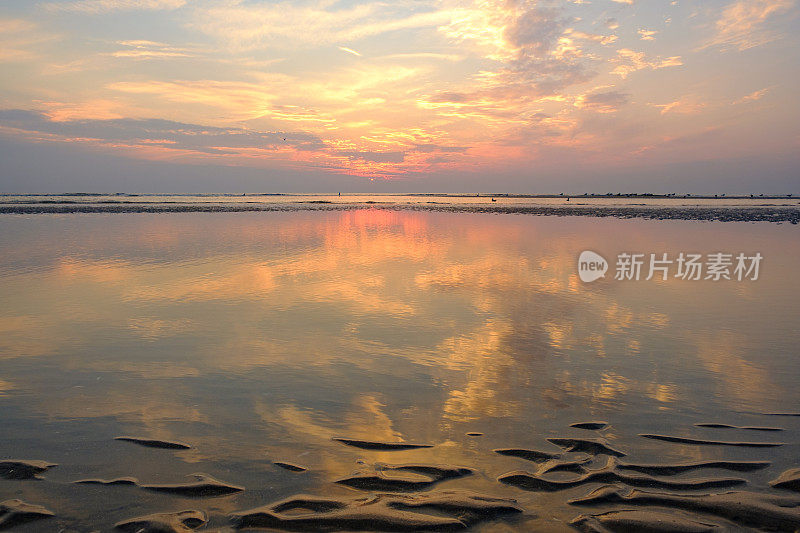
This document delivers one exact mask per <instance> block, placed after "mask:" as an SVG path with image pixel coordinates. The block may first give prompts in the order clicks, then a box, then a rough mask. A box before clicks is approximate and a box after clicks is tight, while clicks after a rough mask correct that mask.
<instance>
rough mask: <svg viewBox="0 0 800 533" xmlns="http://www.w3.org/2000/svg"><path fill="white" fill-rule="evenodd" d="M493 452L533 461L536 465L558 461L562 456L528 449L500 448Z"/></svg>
mask: <svg viewBox="0 0 800 533" xmlns="http://www.w3.org/2000/svg"><path fill="white" fill-rule="evenodd" d="M492 451H493V452H494V453H499V454H500V455H507V456H509V457H519V458H520V459H525V460H526V461H533V462H534V463H544V462H545V461H549V460H551V459H557V458H559V457H561V455H562V454H560V453H550V452H542V451H539V450H528V449H526V448H498V449H496V450H492Z"/></svg>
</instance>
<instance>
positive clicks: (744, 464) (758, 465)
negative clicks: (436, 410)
mask: <svg viewBox="0 0 800 533" xmlns="http://www.w3.org/2000/svg"><path fill="white" fill-rule="evenodd" d="M770 464H772V463H770V462H769V461H696V462H692V463H679V464H666V465H642V464H633V463H623V462H619V463H617V469H619V470H632V471H634V472H641V473H643V474H650V475H652V476H674V475H677V474H682V473H684V472H691V471H693V470H699V469H701V468H719V469H722V470H733V471H736V472H752V471H753V470H760V469H762V468H766V467H768V466H769V465H770Z"/></svg>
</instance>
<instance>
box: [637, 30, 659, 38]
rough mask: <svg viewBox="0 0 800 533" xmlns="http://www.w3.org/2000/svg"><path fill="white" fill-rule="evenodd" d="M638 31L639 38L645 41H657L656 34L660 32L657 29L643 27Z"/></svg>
mask: <svg viewBox="0 0 800 533" xmlns="http://www.w3.org/2000/svg"><path fill="white" fill-rule="evenodd" d="M637 33H638V34H639V39H641V40H643V41H655V40H656V35H657V34H658V31H656V30H645V29H643V28H642V29H640V30H639V31H638V32H637Z"/></svg>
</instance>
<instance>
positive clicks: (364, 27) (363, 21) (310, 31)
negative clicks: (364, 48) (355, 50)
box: [191, 0, 451, 49]
mask: <svg viewBox="0 0 800 533" xmlns="http://www.w3.org/2000/svg"><path fill="white" fill-rule="evenodd" d="M404 7H405V6H404V5H403V4H402V3H399V4H396V5H395V4H392V3H368V4H357V5H353V6H349V7H341V6H338V5H336V4H334V3H333V2H330V1H327V0H313V1H297V2H280V3H249V2H243V1H241V0H229V1H227V2H224V3H222V4H221V5H212V6H209V7H206V8H205V9H202V10H197V11H196V12H195V16H194V20H193V21H192V23H191V25H192V27H194V28H196V29H198V30H200V31H201V32H203V33H205V34H207V35H210V36H212V37H214V38H215V39H217V40H219V41H221V42H224V43H226V44H227V45H228V46H230V47H232V48H237V49H248V48H258V47H262V46H267V45H268V46H273V47H285V48H290V47H297V46H313V45H323V44H336V43H342V42H353V41H357V40H359V39H363V38H365V37H371V36H375V35H381V34H384V33H387V32H392V31H398V30H407V29H416V28H425V27H428V28H435V27H436V26H439V25H441V24H445V23H446V22H447V21H448V20H449V19H450V17H451V14H450V13H448V12H446V11H443V10H438V11H437V10H428V11H419V12H415V11H410V10H409V9H407V8H406V9H404Z"/></svg>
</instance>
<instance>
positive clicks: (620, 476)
mask: <svg viewBox="0 0 800 533" xmlns="http://www.w3.org/2000/svg"><path fill="white" fill-rule="evenodd" d="M497 480H498V481H500V482H501V483H506V484H508V485H513V486H515V487H518V488H521V489H523V490H529V491H542V492H554V491H559V490H564V489H569V488H573V487H577V486H579V485H584V484H586V483H624V484H626V485H630V486H632V487H651V488H652V487H657V488H665V489H672V490H698V489H707V488H713V487H733V486H736V485H743V484H745V483H747V481H746V480H744V479H740V478H700V479H682V480H670V479H660V478H655V477H652V476H647V475H642V476H634V475H629V474H624V473H621V472H619V471H618V470H617V461H616V459H615V458H614V457H609V458H608V460H607V462H606V464H605V465H604V466H603V467H602V468H600V469H598V470H588V471H585V473H584V474H582V475H580V476H578V477H577V478H575V479H570V480H551V479H547V478H545V477H543V475H542V474H540V473H536V474H531V473H529V472H524V471H521V470H518V471H515V472H509V473H507V474H503V475H502V476H500V477H499V478H498V479H497Z"/></svg>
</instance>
